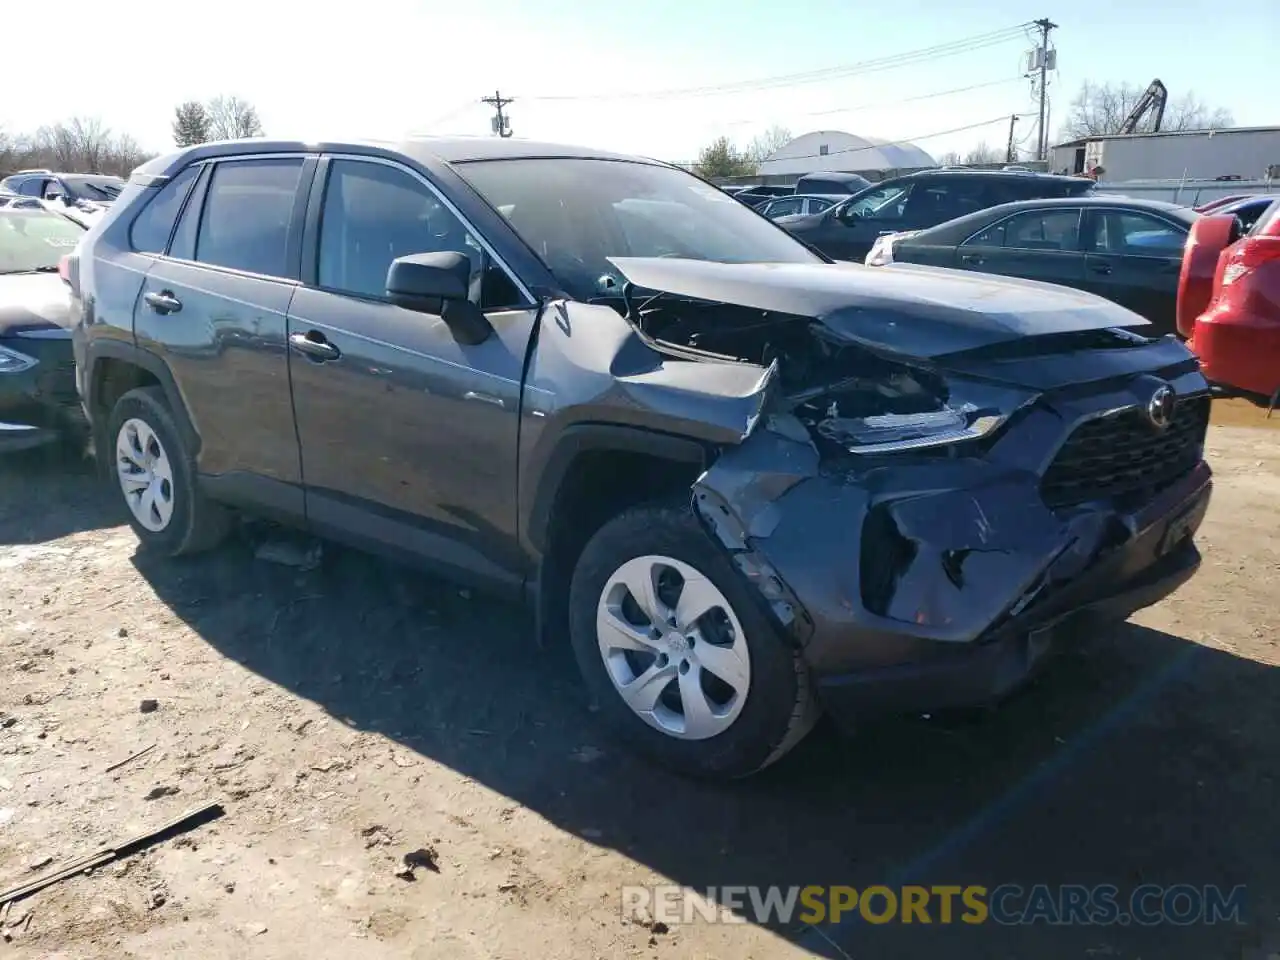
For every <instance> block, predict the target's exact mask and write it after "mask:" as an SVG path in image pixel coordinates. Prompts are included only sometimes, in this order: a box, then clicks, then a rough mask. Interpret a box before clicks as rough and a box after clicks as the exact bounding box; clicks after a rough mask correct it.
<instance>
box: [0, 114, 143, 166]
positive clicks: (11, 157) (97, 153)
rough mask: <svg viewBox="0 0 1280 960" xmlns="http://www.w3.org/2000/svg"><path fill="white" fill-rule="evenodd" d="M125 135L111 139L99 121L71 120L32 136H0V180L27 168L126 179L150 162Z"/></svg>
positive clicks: (87, 119)
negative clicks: (109, 175)
mask: <svg viewBox="0 0 1280 960" xmlns="http://www.w3.org/2000/svg"><path fill="white" fill-rule="evenodd" d="M151 156H152V155H151V154H147V153H145V152H144V151H143V150H142V148H141V147H139V146H138V143H137V141H136V140H134V139H133V138H132V137H130V136H128V135H123V136H113V135H112V134H111V131H110V130H108V129H107V127H106V126H105V125H104V124H103V123H102V121H101V120H97V119H93V118H83V117H73V118H71V119H70V120H65V121H62V122H60V123H54V124H52V125H50V126H45V127H41V128H40V129H39V130H37V131H36V132H35V133H34V134H29V135H24V134H8V133H4V132H0V176H7V175H8V174H10V173H13V172H14V171H15V170H21V169H24V168H30V167H48V168H49V169H51V170H57V171H58V172H59V173H104V174H113V175H116V176H122V177H124V176H128V175H129V173H130V172H132V171H133V169H134V168H135V167H137V166H138V165H140V164H142V163H144V162H145V161H147V160H148V159H150V157H151Z"/></svg>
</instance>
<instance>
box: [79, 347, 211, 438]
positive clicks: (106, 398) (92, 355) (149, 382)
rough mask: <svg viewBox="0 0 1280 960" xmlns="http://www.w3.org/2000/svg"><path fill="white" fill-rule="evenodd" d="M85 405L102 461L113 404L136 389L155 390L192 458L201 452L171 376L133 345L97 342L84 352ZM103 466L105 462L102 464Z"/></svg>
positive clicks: (150, 355) (160, 362) (154, 358)
mask: <svg viewBox="0 0 1280 960" xmlns="http://www.w3.org/2000/svg"><path fill="white" fill-rule="evenodd" d="M85 353H86V367H87V370H86V372H85V378H84V384H85V394H84V402H85V406H86V407H87V408H88V409H87V412H88V414H89V419H90V422H91V423H92V424H93V440H94V449H95V451H96V452H97V453H98V455H99V458H100V459H102V453H103V451H104V450H106V449H107V446H104V444H106V443H107V441H108V438H107V437H106V430H107V421H108V419H109V418H110V416H111V410H112V408H113V407H114V406H115V404H116V401H117V400H119V399H120V397H122V396H123V395H124V394H125V393H127V392H128V391H130V390H133V389H135V388H137V387H144V386H158V387H159V388H160V389H161V390H162V391H163V392H164V397H165V402H166V403H167V404H168V406H169V411H170V413H171V414H172V415H173V419H174V423H175V424H176V425H177V427H178V430H179V431H180V432H181V434H182V442H183V443H184V444H185V445H186V446H187V449H188V450H189V451H190V452H191V454H192V456H195V455H196V454H198V453H199V451H200V434H199V432H198V431H197V430H196V428H195V424H194V423H193V422H192V420H191V416H190V414H189V413H188V411H187V405H186V403H185V402H184V401H183V399H182V393H181V391H179V389H178V384H177V382H176V381H175V380H174V379H173V374H172V373H170V372H169V368H168V366H167V365H166V364H165V362H164V361H163V360H162V359H161V358H160V357H158V356H156V355H155V354H154V353H151V352H149V351H147V350H143V349H142V348H141V347H138V346H135V345H134V344H132V343H125V342H123V341H118V340H98V341H95V342H93V343H90V344H89V346H88V347H87V349H86V352H85ZM103 462H105V460H103Z"/></svg>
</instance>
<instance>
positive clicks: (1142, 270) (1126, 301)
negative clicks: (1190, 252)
mask: <svg viewBox="0 0 1280 960" xmlns="http://www.w3.org/2000/svg"><path fill="white" fill-rule="evenodd" d="M1186 240H1187V228H1186V227H1185V226H1184V225H1183V224H1180V223H1177V222H1176V221H1173V220H1166V219H1165V218H1164V217H1160V216H1157V215H1155V214H1152V213H1148V212H1146V211H1137V210H1122V209H1114V208H1106V207H1101V208H1090V209H1089V210H1088V211H1087V214H1086V217H1085V251H1086V255H1085V282H1086V287H1087V289H1089V290H1091V291H1093V292H1094V293H1097V294H1099V295H1101V296H1104V297H1106V298H1107V299H1108V300H1113V301H1115V302H1116V303H1118V304H1120V305H1121V306H1125V307H1128V308H1129V309H1130V310H1132V311H1133V312H1134V313H1137V314H1139V315H1141V316H1143V317H1146V318H1147V319H1148V320H1150V321H1151V323H1152V324H1154V325H1155V328H1156V329H1155V330H1152V331H1149V332H1150V333H1151V334H1160V335H1162V334H1166V333H1172V332H1173V331H1174V329H1175V320H1176V313H1177V303H1178V274H1179V272H1180V271H1181V269H1182V250H1183V247H1184V246H1185V244H1186Z"/></svg>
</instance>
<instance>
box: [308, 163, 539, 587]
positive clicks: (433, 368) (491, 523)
mask: <svg viewBox="0 0 1280 960" xmlns="http://www.w3.org/2000/svg"><path fill="white" fill-rule="evenodd" d="M320 181H323V188H324V189H323V193H322V194H321V192H320V191H319V190H315V191H313V199H312V203H313V204H316V203H321V204H322V208H321V211H320V216H319V227H318V229H317V231H316V233H317V236H316V237H314V238H310V239H309V242H308V244H307V249H306V252H305V253H304V268H303V273H304V277H305V278H306V283H305V284H304V285H303V286H302V287H301V288H300V289H299V290H298V294H297V296H296V297H295V298H294V300H293V304H292V306H291V307H290V310H289V338H290V341H291V349H290V359H289V365H290V371H291V375H292V380H293V402H294V410H295V412H296V418H297V424H298V438H299V441H300V442H301V445H302V470H303V476H304V480H305V484H306V497H307V516H308V520H309V521H310V523H311V524H312V526H313V527H315V528H316V529H318V530H321V531H328V532H331V533H334V534H337V535H339V536H343V537H345V538H347V539H357V540H362V541H366V542H368V543H369V544H370V545H376V546H381V547H384V548H390V549H393V550H398V551H402V552H405V553H408V554H412V555H415V556H417V557H420V558H423V559H426V560H429V561H435V562H437V563H438V564H439V565H441V566H443V567H446V568H448V569H449V570H450V571H451V572H453V573H455V574H458V575H462V576H471V577H472V578H476V579H483V580H488V581H499V582H506V583H509V584H511V585H514V584H516V583H518V582H519V579H520V576H521V574H522V571H520V570H519V567H520V560H519V558H518V557H517V556H516V555H515V553H514V547H513V546H512V545H513V544H514V543H515V521H516V510H515V500H516V464H517V439H518V434H517V427H518V421H519V400H520V384H521V373H522V367H523V363H524V357H525V350H526V347H527V345H528V341H529V336H530V333H531V331H532V329H533V324H534V321H535V319H536V315H537V314H536V310H535V309H534V306H533V304H532V302H531V301H530V300H529V299H528V298H527V297H525V296H524V295H523V294H522V293H521V292H520V291H519V290H518V289H517V287H516V285H515V284H514V283H513V282H512V280H511V278H510V277H509V276H508V275H507V274H506V273H505V272H504V271H503V269H502V268H501V267H500V266H498V265H497V264H495V263H494V262H493V261H492V258H491V257H490V255H489V253H488V252H487V251H486V250H485V249H484V247H483V246H482V244H481V243H480V242H479V241H478V240H477V238H476V237H475V236H474V234H473V233H472V232H471V231H470V230H468V228H467V227H466V226H465V225H464V224H463V223H462V221H461V220H460V219H459V218H458V217H457V216H456V215H455V214H454V213H453V211H452V210H451V209H450V208H449V207H448V206H447V205H446V204H444V203H442V201H441V199H440V195H439V194H438V193H437V192H436V190H435V189H434V188H433V187H432V186H431V185H430V184H429V183H428V182H427V181H426V180H425V179H424V178H423V177H422V176H420V175H419V174H418V173H417V172H415V171H412V170H410V169H408V168H406V167H402V166H399V165H395V164H392V163H388V162H383V161H373V160H367V159H356V158H342V157H333V158H329V159H327V160H325V161H322V167H321V170H320V172H319V174H318V182H320ZM439 251H457V252H461V253H464V254H466V255H467V256H468V257H469V258H470V259H471V261H472V264H473V272H472V277H473V280H472V297H473V299H474V300H475V301H476V302H478V303H479V304H480V305H481V306H482V307H483V308H484V310H485V313H486V316H487V317H488V318H489V321H490V323H491V324H492V325H493V328H494V331H495V332H494V335H492V336H490V337H489V338H488V339H487V340H486V341H485V342H483V343H481V344H479V345H476V346H467V345H464V344H460V343H459V342H458V341H457V340H456V339H455V338H454V336H453V334H452V332H451V331H450V329H449V327H448V326H447V325H446V324H445V322H444V321H443V320H442V319H441V318H440V317H438V316H434V315H430V314H425V313H419V312H416V311H411V310H406V309H403V308H401V307H397V306H394V305H393V304H391V303H389V302H388V301H387V300H386V298H385V295H384V294H385V287H386V276H387V269H388V267H389V266H390V265H391V261H392V260H394V259H395V258H397V257H401V256H406V255H409V254H414V253H429V252H439Z"/></svg>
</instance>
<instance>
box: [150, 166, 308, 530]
mask: <svg viewBox="0 0 1280 960" xmlns="http://www.w3.org/2000/svg"><path fill="white" fill-rule="evenodd" d="M314 165H315V160H314V159H308V158H306V157H302V156H289V157H265V158H254V159H244V160H225V161H220V162H218V163H216V164H209V165H207V167H206V168H205V169H204V170H203V171H201V170H199V169H198V168H188V170H186V171H183V173H181V174H179V175H178V178H188V177H197V176H198V182H197V183H196V184H195V186H194V189H192V190H191V191H190V193H189V195H188V197H187V200H186V205H185V208H184V209H183V211H182V215H181V218H180V219H179V221H178V224H177V227H176V229H175V230H174V231H173V237H172V240H171V241H170V242H169V243H168V245H167V252H166V253H165V255H163V256H159V257H157V259H156V260H155V262H154V264H153V266H152V267H151V269H150V270H149V271H148V272H147V276H146V279H145V280H144V281H143V284H142V288H141V290H140V291H139V294H138V300H137V303H136V305H135V308H134V332H135V335H136V337H137V341H138V345H139V346H141V347H142V348H144V349H146V350H150V351H151V352H154V353H156V354H158V355H160V356H161V357H163V358H164V360H165V363H166V365H167V366H168V368H169V370H170V371H171V373H172V374H173V378H174V380H175V382H176V384H177V387H178V392H179V393H180V394H181V395H182V397H183V399H184V400H185V402H186V406H187V409H188V411H189V412H190V414H191V418H192V420H193V426H194V427H195V429H196V432H197V433H198V434H199V436H200V452H199V455H198V459H197V465H198V469H199V472H200V474H201V475H202V480H203V481H204V482H206V483H208V484H210V485H216V487H217V488H218V495H219V496H220V497H223V498H225V499H228V500H232V501H236V500H243V501H246V502H250V503H252V504H254V505H255V506H256V507H258V508H260V509H265V510H267V511H268V512H271V511H276V512H279V513H283V514H286V515H290V516H293V515H297V516H301V514H302V489H301V474H300V471H299V463H298V443H297V437H296V434H295V433H294V426H293V409H292V405H291V403H290V394H289V362H288V355H287V353H286V328H285V316H286V314H287V312H288V309H289V301H290V300H291V299H292V298H293V294H294V291H295V290H296V289H297V279H296V278H297V265H296V263H294V262H291V260H293V259H296V258H291V257H290V254H289V250H290V248H291V244H292V246H293V247H294V248H295V249H296V243H297V240H298V238H300V235H301V233H300V232H301V222H300V221H301V217H300V213H301V211H300V209H299V208H300V206H301V204H300V203H299V195H300V194H299V186H300V184H302V183H303V182H305V180H306V177H307V176H308V175H309V168H310V167H314ZM178 178H175V179H178ZM160 199H162V198H161V197H157V201H158V200H160ZM179 199H180V198H179ZM145 214H146V211H144V215H145ZM140 219H141V218H140Z"/></svg>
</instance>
